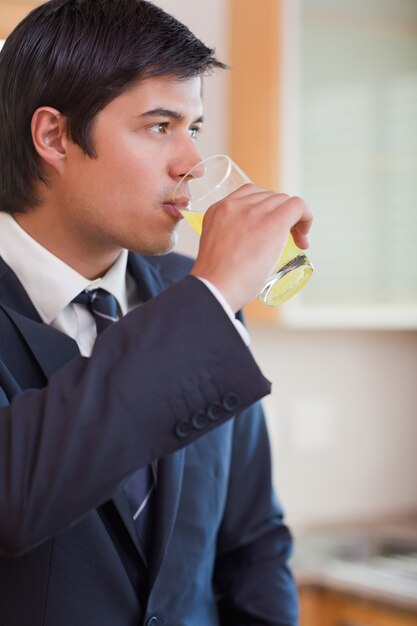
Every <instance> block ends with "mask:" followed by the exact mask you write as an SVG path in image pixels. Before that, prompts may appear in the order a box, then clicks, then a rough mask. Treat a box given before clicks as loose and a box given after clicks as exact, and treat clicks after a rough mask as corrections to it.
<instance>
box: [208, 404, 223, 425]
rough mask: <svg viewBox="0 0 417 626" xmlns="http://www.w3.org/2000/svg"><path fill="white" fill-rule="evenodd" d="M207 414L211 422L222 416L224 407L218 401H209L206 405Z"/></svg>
mask: <svg viewBox="0 0 417 626" xmlns="http://www.w3.org/2000/svg"><path fill="white" fill-rule="evenodd" d="M207 415H208V416H209V419H210V420H211V421H212V422H216V421H217V420H219V419H220V418H221V417H223V416H224V407H223V405H222V404H220V402H211V403H210V404H209V405H208V407H207Z"/></svg>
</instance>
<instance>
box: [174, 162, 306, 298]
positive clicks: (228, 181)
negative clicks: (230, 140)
mask: <svg viewBox="0 0 417 626" xmlns="http://www.w3.org/2000/svg"><path fill="white" fill-rule="evenodd" d="M202 172H203V174H202V175H201V173H202ZM251 182H252V181H251V180H250V179H249V178H248V176H246V174H245V173H244V172H243V171H242V170H241V169H240V167H239V166H238V165H236V163H234V162H233V161H232V159H231V158H230V157H228V156H227V155H224V154H217V155H214V156H211V157H209V158H208V159H205V160H204V161H201V162H200V163H198V164H197V165H195V166H194V167H193V168H192V169H191V170H190V171H189V172H188V173H187V174H185V175H184V176H183V177H182V178H181V180H180V181H179V183H178V184H177V186H176V188H175V190H174V193H173V201H174V202H175V201H178V200H180V202H179V204H180V205H181V204H183V201H184V199H185V198H186V199H187V201H188V205H187V206H184V208H183V209H181V213H182V215H183V217H184V219H185V220H186V221H187V222H188V224H189V225H190V226H191V227H192V228H193V230H194V231H195V232H196V233H197V235H201V231H202V226H203V218H204V213H205V211H206V210H207V209H208V208H209V207H210V206H211V205H212V204H215V203H216V202H219V200H223V198H225V197H226V196H228V195H229V194H230V193H232V192H233V191H235V190H236V189H239V187H241V186H242V185H245V184H246V183H251ZM312 273H313V266H312V264H311V262H310V261H309V259H308V258H307V257H306V255H305V254H304V252H303V251H302V250H300V249H299V248H298V247H297V246H296V245H295V243H294V240H293V238H292V235H291V233H289V234H288V239H287V242H286V244H285V247H284V250H283V251H282V253H281V255H280V257H279V259H278V260H277V262H276V264H275V266H274V268H273V270H272V273H271V276H270V277H269V278H268V280H267V282H266V283H265V286H264V287H263V289H262V290H261V292H260V293H259V294H258V296H257V297H258V299H259V300H260V301H261V302H263V303H264V304H267V305H269V306H277V305H278V304H282V303H283V302H285V301H286V300H288V299H289V298H291V297H292V296H294V295H295V294H296V293H297V292H298V291H300V289H302V287H304V285H305V284H306V282H307V281H308V280H309V278H310V277H311V275H312Z"/></svg>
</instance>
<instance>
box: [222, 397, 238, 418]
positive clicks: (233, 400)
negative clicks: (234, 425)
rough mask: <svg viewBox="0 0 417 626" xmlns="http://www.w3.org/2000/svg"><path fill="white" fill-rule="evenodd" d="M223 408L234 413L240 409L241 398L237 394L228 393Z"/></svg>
mask: <svg viewBox="0 0 417 626" xmlns="http://www.w3.org/2000/svg"><path fill="white" fill-rule="evenodd" d="M223 407H224V408H225V409H226V411H227V412H228V413H233V411H236V409H238V408H239V407H240V398H239V396H238V395H237V394H236V393H232V392H230V393H227V394H226V395H225V396H224V398H223Z"/></svg>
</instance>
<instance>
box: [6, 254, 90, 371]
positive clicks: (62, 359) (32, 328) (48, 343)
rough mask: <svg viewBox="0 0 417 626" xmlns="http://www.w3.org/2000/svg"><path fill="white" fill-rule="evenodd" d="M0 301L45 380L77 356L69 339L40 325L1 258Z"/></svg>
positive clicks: (30, 305) (17, 283)
mask: <svg viewBox="0 0 417 626" xmlns="http://www.w3.org/2000/svg"><path fill="white" fill-rule="evenodd" d="M0 302H2V303H3V310H4V311H5V312H6V313H7V315H8V317H9V318H10V320H11V321H12V323H13V324H14V325H15V327H16V328H17V329H18V331H19V333H20V335H21V337H22V338H23V340H24V341H25V342H26V344H27V346H28V347H29V349H30V351H31V353H32V355H33V357H34V360H35V361H36V362H37V363H38V364H39V366H40V368H41V370H42V372H43V374H44V375H45V377H46V378H49V377H50V376H51V375H52V374H53V373H54V372H55V371H56V370H58V369H59V368H60V367H62V366H63V365H65V363H67V362H68V361H69V360H70V359H73V358H74V357H76V356H79V355H80V352H79V350H78V346H77V344H76V342H75V341H74V340H73V339H71V338H70V337H67V335H64V334H63V333H60V332H59V331H57V330H55V329H54V328H51V327H50V326H46V325H45V324H44V323H43V322H42V320H41V318H40V317H39V315H38V313H37V311H36V309H35V308H34V306H33V304H32V302H31V301H30V299H29V296H28V295H27V293H26V291H25V290H24V288H23V287H22V285H21V283H20V282H19V280H18V278H17V276H16V275H15V274H14V272H13V271H12V270H11V269H10V268H9V267H8V265H6V263H4V261H3V260H2V259H0Z"/></svg>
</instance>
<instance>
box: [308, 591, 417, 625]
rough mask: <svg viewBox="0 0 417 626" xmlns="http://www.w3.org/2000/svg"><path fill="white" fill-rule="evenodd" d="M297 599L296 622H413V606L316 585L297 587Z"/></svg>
mask: <svg viewBox="0 0 417 626" xmlns="http://www.w3.org/2000/svg"><path fill="white" fill-rule="evenodd" d="M300 603H301V620H300V626H417V609H416V610H413V609H411V608H409V609H408V608H399V607H394V606H393V605H390V604H389V602H385V601H379V600H378V601H376V600H370V599H367V598H365V597H360V596H356V595H353V594H349V593H343V592H338V591H333V590H330V589H324V588H320V587H314V586H306V587H301V588H300Z"/></svg>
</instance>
